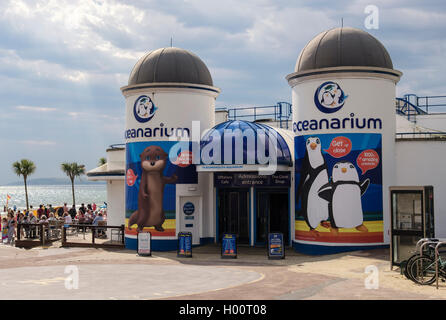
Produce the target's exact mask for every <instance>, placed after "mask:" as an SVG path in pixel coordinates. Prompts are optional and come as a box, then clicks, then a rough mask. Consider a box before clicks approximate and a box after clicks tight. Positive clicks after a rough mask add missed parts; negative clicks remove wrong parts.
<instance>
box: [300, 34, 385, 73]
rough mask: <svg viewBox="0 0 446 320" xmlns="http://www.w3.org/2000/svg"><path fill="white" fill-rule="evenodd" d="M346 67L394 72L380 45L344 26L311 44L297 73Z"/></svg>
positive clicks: (371, 38) (383, 48)
mask: <svg viewBox="0 0 446 320" xmlns="http://www.w3.org/2000/svg"><path fill="white" fill-rule="evenodd" d="M344 66H350V67H351V66H354V67H378V68H387V69H393V64H392V59H390V55H389V53H388V52H387V50H386V48H385V47H384V46H383V45H382V44H381V42H379V41H378V40H377V39H376V38H375V37H373V36H372V35H371V34H369V33H368V32H365V31H363V30H360V29H355V28H349V27H343V28H335V29H331V30H328V31H325V32H322V33H320V34H318V35H317V36H316V37H315V38H314V39H313V40H311V41H310V42H308V44H307V45H306V46H305V48H304V49H303V50H302V52H301V53H300V55H299V58H298V59H297V62H296V67H295V68H294V71H295V72H302V71H306V70H311V69H322V68H330V67H344Z"/></svg>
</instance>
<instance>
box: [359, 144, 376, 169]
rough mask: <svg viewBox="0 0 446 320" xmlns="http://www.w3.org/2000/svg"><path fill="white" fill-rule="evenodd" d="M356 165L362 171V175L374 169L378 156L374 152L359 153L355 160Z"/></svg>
mask: <svg viewBox="0 0 446 320" xmlns="http://www.w3.org/2000/svg"><path fill="white" fill-rule="evenodd" d="M356 164H357V165H358V167H359V168H361V170H362V174H364V173H366V172H367V171H369V170H372V169H375V168H376V167H377V166H378V165H379V155H378V153H377V152H376V151H375V150H372V149H368V150H364V151H363V152H361V153H360V154H359V156H358V158H357V159H356Z"/></svg>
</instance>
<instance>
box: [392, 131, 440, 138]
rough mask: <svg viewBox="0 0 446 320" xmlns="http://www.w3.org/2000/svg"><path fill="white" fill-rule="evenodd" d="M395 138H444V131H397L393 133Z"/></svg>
mask: <svg viewBox="0 0 446 320" xmlns="http://www.w3.org/2000/svg"><path fill="white" fill-rule="evenodd" d="M395 136H396V138H397V139H404V138H406V139H408V138H414V139H432V138H438V139H446V132H437V131H426V132H397V133H396V134H395Z"/></svg>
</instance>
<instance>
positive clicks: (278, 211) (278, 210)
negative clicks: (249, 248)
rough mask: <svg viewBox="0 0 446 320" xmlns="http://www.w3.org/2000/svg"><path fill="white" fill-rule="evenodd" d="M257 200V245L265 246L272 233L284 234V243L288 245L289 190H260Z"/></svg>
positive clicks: (258, 190) (257, 191) (257, 193)
mask: <svg viewBox="0 0 446 320" xmlns="http://www.w3.org/2000/svg"><path fill="white" fill-rule="evenodd" d="M256 198H257V204H256V221H255V226H256V228H255V244H256V245H265V244H266V243H267V241H268V233H270V232H281V233H283V240H284V243H286V244H288V239H289V227H288V226H289V210H288V190H287V189H285V190H283V189H260V188H258V189H257V190H256Z"/></svg>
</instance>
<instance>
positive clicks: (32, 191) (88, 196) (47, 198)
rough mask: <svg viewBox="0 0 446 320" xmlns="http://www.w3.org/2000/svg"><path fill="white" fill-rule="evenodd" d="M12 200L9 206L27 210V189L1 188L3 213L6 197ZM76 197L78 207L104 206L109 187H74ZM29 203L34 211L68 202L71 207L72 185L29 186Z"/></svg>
mask: <svg viewBox="0 0 446 320" xmlns="http://www.w3.org/2000/svg"><path fill="white" fill-rule="evenodd" d="M7 195H9V196H10V197H11V198H10V199H9V201H8V206H9V207H10V208H13V207H14V205H15V206H16V207H17V208H18V209H22V210H23V209H24V208H26V197H25V187H24V186H23V185H21V186H0V205H1V210H0V211H3V206H5V205H6V197H7ZM74 195H75V200H76V207H78V206H80V205H81V204H82V203H84V204H85V205H87V204H89V203H91V204H92V203H96V205H97V206H98V207H99V206H102V205H104V203H105V202H106V201H107V185H106V184H91V185H87V184H85V185H82V184H79V185H76V184H75V185H74ZM28 201H29V204H30V205H32V206H33V209H38V208H39V205H40V204H44V205H45V206H46V205H48V204H51V205H52V206H53V207H58V206H63V204H64V203H65V202H66V203H67V205H68V206H69V207H70V206H71V205H72V204H73V196H72V191H71V184H69V185H35V186H33V185H30V186H28Z"/></svg>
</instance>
